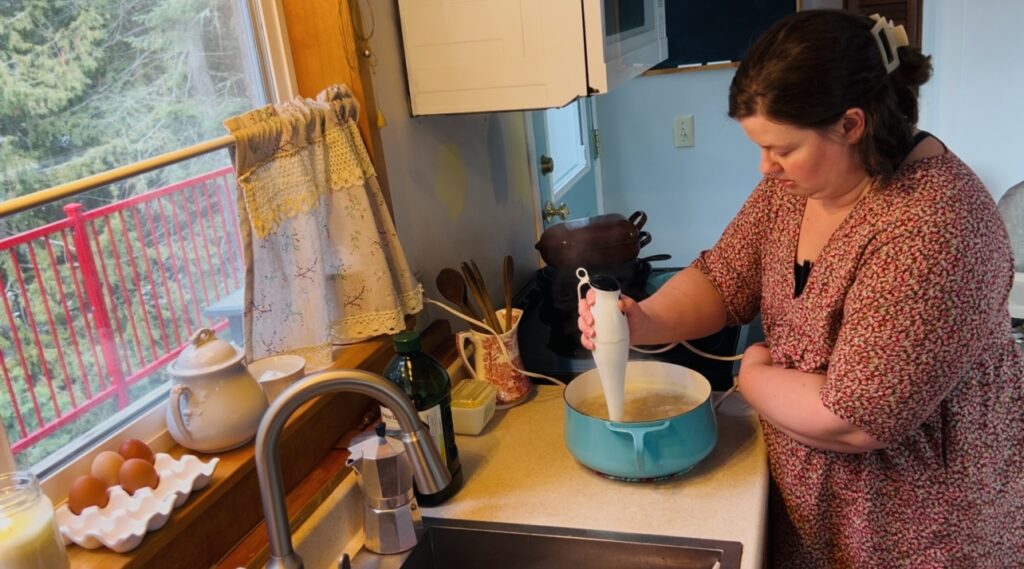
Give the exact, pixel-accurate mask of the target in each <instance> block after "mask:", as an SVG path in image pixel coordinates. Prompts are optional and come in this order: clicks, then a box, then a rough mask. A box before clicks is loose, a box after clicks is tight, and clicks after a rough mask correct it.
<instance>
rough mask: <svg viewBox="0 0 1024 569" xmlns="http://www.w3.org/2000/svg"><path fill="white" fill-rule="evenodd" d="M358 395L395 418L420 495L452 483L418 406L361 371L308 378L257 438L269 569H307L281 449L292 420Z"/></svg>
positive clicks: (281, 401) (267, 418) (272, 411)
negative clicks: (345, 395) (327, 398)
mask: <svg viewBox="0 0 1024 569" xmlns="http://www.w3.org/2000/svg"><path fill="white" fill-rule="evenodd" d="M342 391H346V392H352V393H359V394H362V395H367V396H369V397H372V398H374V399H376V400H377V401H379V402H380V403H381V404H383V405H384V406H385V407H387V408H388V409H391V411H392V412H393V413H394V414H395V417H396V418H397V419H398V425H399V427H400V428H401V432H402V444H403V445H404V446H405V451H406V454H407V456H408V457H409V462H410V464H411V465H412V469H413V477H414V478H415V479H416V485H417V487H418V488H419V490H420V491H421V492H423V493H425V494H433V493H436V492H438V491H440V490H441V489H443V488H444V487H445V486H447V485H448V483H449V482H450V481H451V474H450V473H449V472H448V467H447V465H445V462H444V460H442V459H441V454H440V452H439V451H438V449H437V447H436V446H435V444H434V442H433V440H432V439H431V437H430V433H429V432H427V429H426V426H425V425H424V424H423V422H422V421H420V418H419V415H418V414H417V413H416V407H415V406H414V405H413V403H412V401H410V400H409V398H408V397H407V396H406V395H405V393H403V392H402V390H401V389H399V388H398V387H397V386H395V385H394V384H393V383H390V382H389V381H387V380H386V379H384V378H383V377H381V376H379V375H377V374H374V373H370V372H366V371H361V370H355V369H343V370H335V371H324V372H320V373H315V374H312V375H308V376H306V377H304V378H302V379H301V380H300V381H299V382H297V383H295V384H294V385H292V386H291V387H289V388H288V389H286V390H285V391H284V393H282V394H281V395H280V396H279V397H278V398H277V399H275V400H274V402H273V404H271V405H270V408H269V409H268V410H267V413H266V415H264V416H263V420H262V421H260V428H259V431H257V433H256V474H257V477H258V478H259V487H260V500H261V501H262V502H263V517H264V519H265V520H266V524H267V534H268V535H269V538H270V561H269V562H268V563H267V567H268V569H302V558H301V557H299V555H298V554H297V553H295V549H294V547H293V546H292V538H291V530H290V528H289V527H288V511H287V509H286V507H285V500H284V485H283V484H282V482H281V465H280V463H279V461H278V452H277V443H278V439H279V438H280V436H281V429H283V428H284V425H285V423H287V422H288V418H289V417H291V415H292V413H294V412H295V410H296V409H298V408H299V407H300V406H301V405H302V404H303V403H305V402H306V401H309V400H310V399H312V398H314V397H317V396H320V395H324V394H327V393H337V392H342Z"/></svg>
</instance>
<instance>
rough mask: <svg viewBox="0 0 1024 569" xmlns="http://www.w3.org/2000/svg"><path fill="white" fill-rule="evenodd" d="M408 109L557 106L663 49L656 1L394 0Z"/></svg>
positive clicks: (646, 62) (606, 84)
mask: <svg viewBox="0 0 1024 569" xmlns="http://www.w3.org/2000/svg"><path fill="white" fill-rule="evenodd" d="M398 11H399V24H400V26H401V31H402V48H403V51H404V54H405V71H406V78H407V84H408V88H409V99H410V104H411V107H412V114H413V115H436V114H450V113H477V112H495V111H512V110H533V109H547V108H557V107H562V106H564V105H566V104H568V103H571V102H572V101H574V100H575V99H576V98H578V97H585V96H588V95H594V94H601V93H607V92H609V91H610V90H611V89H614V88H615V87H616V86H618V85H620V84H622V83H623V82H625V81H627V80H629V79H632V78H633V77H636V76H637V75H639V74H641V73H643V72H644V71H646V70H647V69H650V68H651V67H653V66H655V65H657V64H658V63H660V62H662V61H664V60H665V59H666V58H667V57H668V40H667V38H666V35H665V0H547V1H541V0H399V2H398Z"/></svg>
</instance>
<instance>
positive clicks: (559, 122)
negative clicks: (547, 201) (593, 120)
mask: <svg viewBox="0 0 1024 569" xmlns="http://www.w3.org/2000/svg"><path fill="white" fill-rule="evenodd" d="M583 112H584V105H582V104H581V103H580V102H579V99H577V100H575V101H573V102H572V103H569V104H568V105H566V106H564V107H561V108H558V109H548V110H545V111H544V119H545V121H546V123H547V136H548V152H549V153H550V154H551V156H557V157H558V160H555V169H554V171H553V172H552V173H551V196H552V197H551V199H552V200H557V199H559V198H561V196H562V194H563V193H564V192H565V191H566V190H567V189H568V188H571V187H572V185H573V184H574V183H576V180H578V179H579V178H580V177H581V176H583V175H584V174H586V173H587V171H588V169H589V167H590V160H589V156H588V152H589V150H588V149H589V145H588V143H587V141H588V136H587V135H588V133H587V132H586V128H584V126H585V125H586V124H587V121H586V120H584V118H583V117H582V115H581V113H583Z"/></svg>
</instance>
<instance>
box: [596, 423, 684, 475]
mask: <svg viewBox="0 0 1024 569" xmlns="http://www.w3.org/2000/svg"><path fill="white" fill-rule="evenodd" d="M668 425H669V422H668V421H663V422H661V423H658V424H657V425H651V426H650V427H633V426H630V427H616V426H615V424H614V423H611V422H608V423H605V426H606V427H608V430H609V431H615V432H616V433H625V434H627V435H629V436H631V437H633V452H634V455H635V456H636V471H637V473H639V474H643V473H644V470H645V465H644V436H645V435H647V433H653V432H654V431H660V430H662V429H667V428H668Z"/></svg>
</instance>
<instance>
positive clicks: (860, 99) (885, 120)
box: [729, 10, 932, 178]
mask: <svg viewBox="0 0 1024 569" xmlns="http://www.w3.org/2000/svg"><path fill="white" fill-rule="evenodd" d="M874 24H875V22H874V21H873V20H872V19H871V18H868V17H866V16H860V15H857V14H853V13H850V12H843V11H840V10H809V11H806V12H797V13H796V14H793V15H791V16H788V17H786V18H783V19H782V20H780V21H778V22H777V23H775V25H773V26H772V27H771V28H770V29H769V30H768V31H767V32H765V34H764V35H763V36H761V38H760V39H758V40H757V42H755V43H754V45H753V46H752V47H751V48H750V50H749V51H748V52H747V54H746V56H745V57H744V58H743V61H742V62H741V63H740V66H739V68H738V69H737V70H736V75H735V76H734V77H733V80H732V85H731V86H730V87H729V116H730V117H732V118H734V119H741V118H746V117H749V116H753V115H756V114H760V115H762V116H764V117H765V118H768V119H770V120H773V121H776V122H780V123H783V124H789V125H793V126H796V127H801V128H814V129H821V128H826V127H830V126H832V125H834V124H835V123H836V121H838V120H839V119H840V117H842V116H843V113H845V112H846V111H847V110H849V109H852V108H860V109H862V110H863V111H864V115H865V120H866V125H865V127H866V128H865V132H864V136H863V138H862V139H861V141H860V143H859V145H858V147H859V148H858V149H859V151H860V155H861V159H862V161H863V163H864V168H865V169H866V170H867V172H868V174H869V175H871V176H878V177H882V178H888V177H890V176H891V175H892V173H893V172H894V171H895V169H896V167H897V166H898V165H899V163H900V162H901V161H902V160H903V158H904V157H905V156H906V154H907V153H908V152H909V151H910V147H911V140H912V138H913V131H914V126H915V125H916V124H917V95H918V91H919V88H920V86H921V85H923V84H924V83H925V82H926V81H928V78H929V77H930V76H931V70H932V67H931V61H930V57H928V56H925V55H923V54H922V53H921V51H920V50H919V49H917V48H915V47H900V48H898V50H899V51H898V54H899V59H900V64H899V67H897V68H896V69H894V70H893V71H892V73H886V70H885V64H884V63H883V59H882V53H881V51H880V50H879V47H878V43H877V42H876V40H875V37H874V36H873V35H872V33H871V28H872V27H873V26H874Z"/></svg>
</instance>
